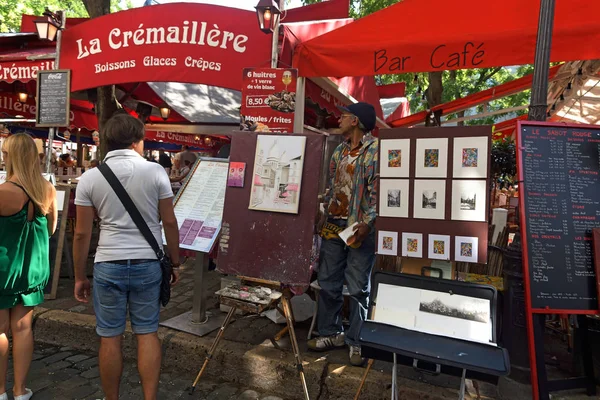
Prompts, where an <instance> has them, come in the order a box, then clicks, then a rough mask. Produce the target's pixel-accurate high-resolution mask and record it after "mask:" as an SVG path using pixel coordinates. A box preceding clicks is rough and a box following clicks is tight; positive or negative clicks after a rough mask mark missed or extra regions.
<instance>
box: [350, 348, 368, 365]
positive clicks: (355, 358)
mask: <svg viewBox="0 0 600 400" xmlns="http://www.w3.org/2000/svg"><path fill="white" fill-rule="evenodd" d="M349 347H350V354H349V355H350V364H351V365H354V366H355V367H362V366H363V365H365V361H366V360H365V358H364V357H363V356H362V354H361V349H360V346H355V345H350V346H349Z"/></svg>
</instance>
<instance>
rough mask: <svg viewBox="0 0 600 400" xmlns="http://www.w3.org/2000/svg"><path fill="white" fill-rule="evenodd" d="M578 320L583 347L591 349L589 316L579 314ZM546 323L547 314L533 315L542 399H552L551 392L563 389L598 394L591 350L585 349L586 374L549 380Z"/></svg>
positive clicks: (539, 387)
mask: <svg viewBox="0 0 600 400" xmlns="http://www.w3.org/2000/svg"><path fill="white" fill-rule="evenodd" d="M577 322H578V325H579V328H578V329H579V330H580V333H581V339H582V344H581V345H582V348H584V349H589V348H591V347H590V339H589V333H588V326H587V325H588V324H587V317H586V316H585V315H578V316H577ZM545 325H546V315H545V314H534V315H533V337H534V340H535V363H536V365H537V376H538V390H539V399H540V400H550V393H551V392H559V391H562V390H572V389H582V388H583V389H586V393H587V395H588V396H595V395H596V383H595V380H594V361H593V359H592V353H591V352H590V351H584V352H583V353H582V355H583V370H584V376H582V377H575V378H568V379H560V380H552V381H548V375H547V374H546V363H545V361H544V329H545Z"/></svg>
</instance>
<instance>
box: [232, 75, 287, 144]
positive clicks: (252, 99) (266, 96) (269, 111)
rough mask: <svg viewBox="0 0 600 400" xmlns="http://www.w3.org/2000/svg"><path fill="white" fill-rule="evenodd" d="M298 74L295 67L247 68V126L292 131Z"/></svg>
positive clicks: (244, 106)
mask: <svg viewBox="0 0 600 400" xmlns="http://www.w3.org/2000/svg"><path fill="white" fill-rule="evenodd" d="M297 78H298V70H297V69H293V68H245V69H244V75H243V83H242V109H241V114H242V119H243V123H244V124H245V125H246V126H247V130H250V131H256V132H281V133H290V132H293V130H294V111H295V110H296V80H297Z"/></svg>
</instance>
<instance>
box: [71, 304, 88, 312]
mask: <svg viewBox="0 0 600 400" xmlns="http://www.w3.org/2000/svg"><path fill="white" fill-rule="evenodd" d="M86 308H87V307H86V306H84V305H80V306H75V307H71V308H69V311H71V312H77V313H78V312H82V311H85V309H86Z"/></svg>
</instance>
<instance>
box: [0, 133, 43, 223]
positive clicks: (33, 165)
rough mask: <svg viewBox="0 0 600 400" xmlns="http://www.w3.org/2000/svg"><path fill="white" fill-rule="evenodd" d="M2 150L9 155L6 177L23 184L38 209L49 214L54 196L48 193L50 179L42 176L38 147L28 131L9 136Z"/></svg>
mask: <svg viewBox="0 0 600 400" xmlns="http://www.w3.org/2000/svg"><path fill="white" fill-rule="evenodd" d="M2 151H3V152H6V154H7V155H8V157H7V160H6V161H7V162H6V179H7V180H8V179H13V180H14V181H15V182H16V183H18V184H19V185H21V186H22V187H23V189H24V190H25V193H27V195H28V196H29V198H30V199H31V201H33V203H34V204H35V206H36V207H37V209H38V210H40V212H41V213H42V214H44V215H46V214H48V211H49V209H50V206H51V205H52V198H51V197H50V196H49V193H48V190H49V185H48V181H46V179H44V177H43V176H42V170H41V169H40V158H39V156H38V149H37V146H36V145H35V142H34V141H33V138H32V137H31V136H29V135H28V134H26V133H17V134H15V135H12V136H9V137H8V138H7V139H6V141H5V142H4V146H2Z"/></svg>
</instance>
